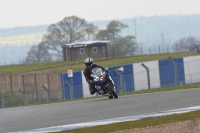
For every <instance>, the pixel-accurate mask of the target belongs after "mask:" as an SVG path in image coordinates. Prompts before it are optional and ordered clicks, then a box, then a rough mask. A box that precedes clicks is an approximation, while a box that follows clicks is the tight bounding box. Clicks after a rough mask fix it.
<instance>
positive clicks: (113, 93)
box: [107, 85, 118, 99]
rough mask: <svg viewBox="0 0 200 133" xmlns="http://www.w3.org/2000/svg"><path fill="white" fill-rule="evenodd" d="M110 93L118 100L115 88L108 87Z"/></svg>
mask: <svg viewBox="0 0 200 133" xmlns="http://www.w3.org/2000/svg"><path fill="white" fill-rule="evenodd" d="M107 88H108V91H109V92H110V93H111V94H112V95H113V96H114V97H115V99H116V98H118V95H117V94H116V92H115V91H114V89H113V87H112V86H111V85H108V87H107Z"/></svg>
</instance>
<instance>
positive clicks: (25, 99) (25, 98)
mask: <svg viewBox="0 0 200 133" xmlns="http://www.w3.org/2000/svg"><path fill="white" fill-rule="evenodd" d="M19 92H20V93H21V94H22V97H23V100H24V105H27V104H28V100H27V96H26V94H25V92H24V91H22V90H21V89H19Z"/></svg>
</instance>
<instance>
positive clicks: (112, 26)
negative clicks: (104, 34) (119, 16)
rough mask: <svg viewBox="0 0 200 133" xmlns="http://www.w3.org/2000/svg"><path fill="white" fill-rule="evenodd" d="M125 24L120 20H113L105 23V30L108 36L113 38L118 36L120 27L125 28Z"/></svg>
mask: <svg viewBox="0 0 200 133" xmlns="http://www.w3.org/2000/svg"><path fill="white" fill-rule="evenodd" d="M127 27H128V26H127V25H126V24H123V23H121V22H120V21H117V20H113V21H111V22H110V23H109V24H108V25H107V31H108V34H109V36H110V38H112V39H114V38H116V37H119V33H120V32H121V30H122V29H124V28H127Z"/></svg>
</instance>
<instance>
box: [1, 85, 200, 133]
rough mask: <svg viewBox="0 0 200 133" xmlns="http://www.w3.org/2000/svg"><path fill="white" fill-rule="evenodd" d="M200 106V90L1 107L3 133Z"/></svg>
mask: <svg viewBox="0 0 200 133" xmlns="http://www.w3.org/2000/svg"><path fill="white" fill-rule="evenodd" d="M198 105H200V89H199V88H197V89H189V90H179V91H169V92H158V93H149V94H137V95H129V96H121V97H119V98H118V99H111V100H110V99H108V98H106V97H104V98H97V99H89V100H82V101H72V102H63V103H54V104H43V105H35V106H25V107H15V108H4V109H0V133H6V132H15V131H23V130H30V129H38V128H45V127H52V126H60V125H67V124H74V123H80V122H88V121H94V120H102V119H108V118H117V117H123V116H130V115H139V114H145V113H152V112H158V111H165V110H170V109H178V108H184V107H191V106H198Z"/></svg>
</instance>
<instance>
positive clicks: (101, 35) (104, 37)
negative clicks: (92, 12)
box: [96, 30, 110, 40]
mask: <svg viewBox="0 0 200 133" xmlns="http://www.w3.org/2000/svg"><path fill="white" fill-rule="evenodd" d="M96 38H97V39H98V40H109V39H110V38H109V35H108V31H107V30H99V32H98V33H97V35H96Z"/></svg>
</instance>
